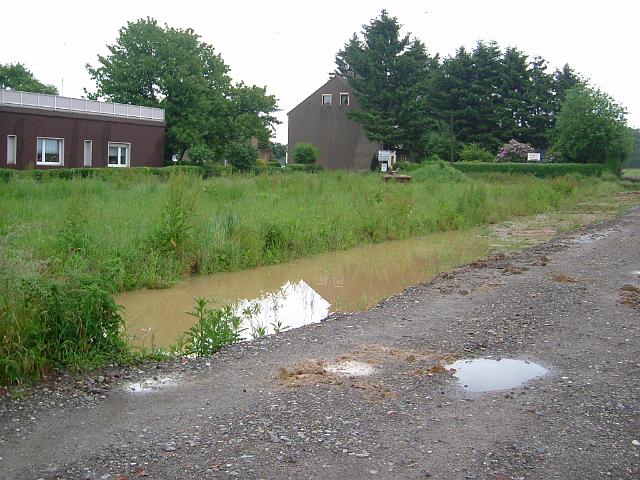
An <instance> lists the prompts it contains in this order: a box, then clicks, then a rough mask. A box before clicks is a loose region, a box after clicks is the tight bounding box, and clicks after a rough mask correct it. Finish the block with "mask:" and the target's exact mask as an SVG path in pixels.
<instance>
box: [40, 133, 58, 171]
mask: <svg viewBox="0 0 640 480" xmlns="http://www.w3.org/2000/svg"><path fill="white" fill-rule="evenodd" d="M36 165H64V140H63V139H62V138H46V137H38V152H37V154H36Z"/></svg>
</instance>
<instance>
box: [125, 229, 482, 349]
mask: <svg viewBox="0 0 640 480" xmlns="http://www.w3.org/2000/svg"><path fill="white" fill-rule="evenodd" d="M488 249H489V246H488V242H487V240H486V239H485V238H482V237H480V236H479V235H476V234H474V233H471V232H466V233H459V232H447V233H442V234H433V235H429V236H426V237H423V238H419V239H411V240H400V241H393V242H386V243H383V244H377V245H372V246H366V247H358V248H354V249H351V250H347V251H342V252H333V253H327V254H321V255H316V256H313V257H310V258H305V259H301V260H296V261H293V262H289V263H286V264H281V265H273V266H266V267H258V268H254V269H251V270H246V271H242V272H233V273H220V274H215V275H209V276H201V277H195V278H193V279H189V280H186V281H183V282H180V283H179V284H177V285H175V286H174V287H171V288H168V289H164V290H137V291H134V292H127V293H123V294H120V295H118V296H117V297H116V301H117V302H118V303H119V304H121V305H122V306H124V315H125V319H126V324H127V332H128V334H129V335H130V336H132V341H133V343H135V344H145V345H147V346H150V345H151V343H152V342H153V344H154V345H156V346H164V347H166V346H169V345H171V344H172V343H174V342H175V340H176V339H177V337H178V336H179V335H181V334H182V333H184V332H185V331H186V330H187V329H188V328H189V327H190V326H191V325H192V324H193V321H194V320H193V317H191V316H189V315H187V314H186V312H188V311H191V310H193V305H194V298H195V297H206V298H213V299H214V300H215V301H214V304H215V305H218V306H221V305H225V304H229V303H234V304H235V305H236V311H237V312H241V311H242V310H243V309H244V308H246V307H247V306H254V305H256V304H257V305H258V309H257V310H259V313H257V314H256V315H254V316H253V317H252V318H251V320H250V321H247V322H245V324H244V327H245V331H244V336H245V338H250V337H251V336H252V332H254V334H255V332H256V331H257V329H259V328H260V327H262V328H263V329H264V330H265V332H266V333H267V334H269V333H273V332H274V330H279V329H286V328H295V327H299V326H301V325H305V324H309V323H313V322H319V321H320V320H322V318H324V317H326V316H327V315H328V314H329V313H331V312H349V311H356V310H362V309H366V308H369V307H372V306H373V305H375V304H376V303H378V302H379V301H380V300H382V299H383V298H386V297H388V296H390V295H393V294H396V293H399V292H401V291H402V290H404V289H405V288H406V287H408V286H411V285H415V284H417V283H420V282H424V281H427V280H429V279H431V278H433V277H434V276H435V275H437V274H438V273H440V272H442V271H445V270H449V269H451V268H452V267H454V266H455V265H460V264H464V263H468V262H470V261H472V260H474V259H477V258H479V257H482V256H484V255H486V254H487V252H488Z"/></svg>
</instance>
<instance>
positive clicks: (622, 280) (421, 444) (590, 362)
mask: <svg viewBox="0 0 640 480" xmlns="http://www.w3.org/2000/svg"><path fill="white" fill-rule="evenodd" d="M638 238H640V208H634V209H632V210H630V211H628V212H627V213H625V214H623V215H622V216H620V217H618V218H616V219H614V220H611V221H607V222H604V223H602V224H598V225H592V226H590V227H586V228H583V229H581V230H579V231H578V232H574V233H571V234H566V235H561V236H558V237H556V238H554V239H553V240H552V241H550V242H548V243H545V244H543V245H539V246H536V247H532V248H529V249H526V250H523V251H518V252H513V253H510V254H497V255H494V256H492V257H490V258H489V259H487V260H483V261H479V262H475V263H474V264H472V265H469V266H465V267H461V268H458V269H455V270H454V271H452V272H450V273H447V274H443V275H441V276H440V277H438V278H437V279H435V280H434V281H433V282H430V283H428V284H425V285H420V286H416V287H412V288H409V289H407V290H406V291H405V292H403V293H402V294H400V295H397V296H394V297H392V298H390V299H388V300H386V301H384V302H382V303H380V304H379V305H378V306H377V307H375V308H373V309H371V310H368V311H365V312H359V313H355V314H337V315H332V316H331V317H329V318H328V319H327V320H325V321H323V322H322V323H320V324H316V325H309V326H307V327H303V328H300V329H297V330H294V331H289V332H285V333H283V334H280V335H276V336H272V337H267V338H263V339H260V340H258V341H254V342H251V343H245V344H238V345H233V346H231V347H228V348H225V349H224V350H222V351H221V352H219V353H218V354H216V355H214V356H213V357H211V358H205V359H179V360H176V361H172V362H167V363H160V364H157V363H149V364H145V365H141V366H137V367H129V368H124V369H123V368H119V367H115V366H114V367H113V368H110V369H105V370H104V371H101V372H96V373H95V374H94V375H92V376H91V377H90V378H74V377H72V376H68V375H67V376H65V375H63V376H61V377H58V378H56V379H55V380H52V381H51V383H49V384H47V385H42V386H39V387H35V388H34V389H32V390H30V391H29V392H27V393H28V394H27V395H26V396H25V397H24V398H21V399H12V398H11V397H9V396H6V395H5V396H4V397H3V398H1V399H0V422H1V423H0V478H1V479H5V478H6V479H37V478H43V479H61V478H64V479H104V480H107V479H112V480H116V479H118V480H125V479H134V478H161V479H164V478H166V479H183V478H184V479H187V478H233V477H236V478H282V479H288V478H291V479H300V478H305V479H321V478H339V477H342V478H348V479H364V478H367V479H374V478H398V479H400V478H402V479H405V478H407V479H413V478H416V479H418V478H441V479H458V478H460V479H492V480H506V479H585V478H612V479H636V478H639V477H640V417H639V415H638V412H639V411H640V385H639V380H640V310H639V308H638V303H634V299H635V298H636V297H635V296H634V295H635V293H634V290H633V289H634V288H638V287H640V277H639V276H638V270H640V242H639V241H638V240H637V239H638ZM634 272H635V273H634ZM625 286H627V287H625ZM629 299H631V300H629ZM477 357H492V358H515V359H522V360H528V361H534V362H536V363H539V364H541V365H543V366H545V367H546V368H548V369H549V370H550V373H549V374H548V375H546V376H545V377H543V378H541V379H538V380H534V381H532V382H530V383H528V384H526V385H525V386H524V387H521V388H514V389H512V390H506V391H497V392H491V393H486V394H482V395H480V394H468V393H465V391H464V390H462V389H461V388H460V385H459V384H458V382H457V380H456V378H455V377H454V376H453V375H452V372H450V371H447V370H446V368H442V367H443V366H445V367H446V365H447V363H449V362H451V361H453V360H454V359H460V358H477ZM335 362H338V363H340V362H343V363H344V362H362V363H364V364H365V365H367V366H369V367H372V368H373V373H372V374H370V375H366V376H348V375H340V374H335V373H330V372H329V371H328V365H329V364H332V363H335ZM145 381H146V383H144V382H145ZM140 382H143V383H144V385H143V386H146V387H150V388H148V389H147V390H148V391H145V392H142V393H140V392H138V393H136V392H134V391H133V390H132V388H134V389H135V388H137V386H136V385H132V384H135V383H140Z"/></svg>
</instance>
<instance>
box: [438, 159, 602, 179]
mask: <svg viewBox="0 0 640 480" xmlns="http://www.w3.org/2000/svg"><path fill="white" fill-rule="evenodd" d="M451 166H452V167H453V168H455V169H456V170H460V171H461V172H465V173H510V174H519V175H534V176H536V177H540V178H554V177H561V176H562V175H568V174H571V173H575V174H579V175H584V176H587V177H599V176H601V175H602V173H603V172H605V171H606V169H607V167H606V166H605V165H602V164H598V163H586V164H585V163H480V162H455V163H452V164H451Z"/></svg>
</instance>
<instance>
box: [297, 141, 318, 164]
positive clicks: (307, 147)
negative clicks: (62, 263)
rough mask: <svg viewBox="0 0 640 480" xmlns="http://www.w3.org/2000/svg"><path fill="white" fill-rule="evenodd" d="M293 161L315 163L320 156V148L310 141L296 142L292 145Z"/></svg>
mask: <svg viewBox="0 0 640 480" xmlns="http://www.w3.org/2000/svg"><path fill="white" fill-rule="evenodd" d="M292 155H293V161H294V162H296V163H302V164H310V163H315V162H316V161H317V160H318V158H319V157H320V149H319V148H318V147H316V146H315V145H314V144H312V143H304V142H301V143H298V144H296V146H295V147H293V152H292Z"/></svg>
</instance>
